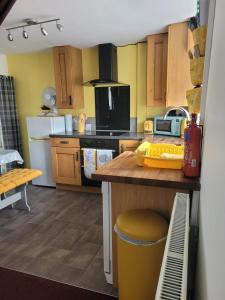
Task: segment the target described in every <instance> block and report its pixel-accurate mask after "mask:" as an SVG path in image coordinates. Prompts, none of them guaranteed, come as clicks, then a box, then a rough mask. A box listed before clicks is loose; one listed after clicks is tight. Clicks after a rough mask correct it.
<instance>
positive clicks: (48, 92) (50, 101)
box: [42, 87, 58, 117]
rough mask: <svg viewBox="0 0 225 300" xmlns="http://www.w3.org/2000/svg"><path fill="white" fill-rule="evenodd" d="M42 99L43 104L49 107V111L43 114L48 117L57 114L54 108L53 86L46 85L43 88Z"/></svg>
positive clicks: (54, 95)
mask: <svg viewBox="0 0 225 300" xmlns="http://www.w3.org/2000/svg"><path fill="white" fill-rule="evenodd" d="M42 100H43V104H44V106H46V107H48V108H49V109H50V110H49V112H48V113H47V114H45V115H46V116H49V117H55V116H58V111H57V108H56V92H55V89H54V88H53V87H48V88H46V89H44V91H43V93H42Z"/></svg>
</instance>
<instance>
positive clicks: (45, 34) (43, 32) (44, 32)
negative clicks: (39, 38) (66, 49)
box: [40, 25, 48, 36]
mask: <svg viewBox="0 0 225 300" xmlns="http://www.w3.org/2000/svg"><path fill="white" fill-rule="evenodd" d="M40 28H41V33H42V34H43V35H44V36H47V35H48V31H47V30H46V29H44V27H43V26H42V25H40Z"/></svg>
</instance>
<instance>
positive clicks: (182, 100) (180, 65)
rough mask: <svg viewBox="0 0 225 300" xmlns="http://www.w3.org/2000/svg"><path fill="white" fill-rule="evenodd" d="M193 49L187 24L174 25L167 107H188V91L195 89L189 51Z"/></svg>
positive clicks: (172, 26) (170, 34)
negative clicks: (192, 81) (191, 75)
mask: <svg viewBox="0 0 225 300" xmlns="http://www.w3.org/2000/svg"><path fill="white" fill-rule="evenodd" d="M192 47H193V40H192V34H191V32H190V30H189V29H188V25H187V22H182V23H177V24H172V25H170V26H169V31H168V62H167V95H166V106H167V107H168V106H187V100H186V91H187V90H189V89H191V88H193V86H192V83H191V77H190V59H189V56H188V50H189V49H190V48H192Z"/></svg>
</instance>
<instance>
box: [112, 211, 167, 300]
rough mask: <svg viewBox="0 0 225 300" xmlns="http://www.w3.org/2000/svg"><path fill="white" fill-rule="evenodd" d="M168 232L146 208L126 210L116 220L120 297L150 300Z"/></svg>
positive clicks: (156, 216) (155, 286)
mask: <svg viewBox="0 0 225 300" xmlns="http://www.w3.org/2000/svg"><path fill="white" fill-rule="evenodd" d="M167 231H168V223H167V221H166V220H165V219H164V218H163V217H161V216H160V215H159V214H157V213H155V212H153V211H152V210H150V209H139V210H130V211H127V212H125V213H123V214H121V215H120V216H119V217H118V218H117V221H116V225H115V232H116V234H117V252H118V253H117V254H118V286H119V299H120V300H153V299H155V293H156V289H157V284H158V278H159V273H160V268H161V263H162V258H163V252H164V247H165V242H166V236H167Z"/></svg>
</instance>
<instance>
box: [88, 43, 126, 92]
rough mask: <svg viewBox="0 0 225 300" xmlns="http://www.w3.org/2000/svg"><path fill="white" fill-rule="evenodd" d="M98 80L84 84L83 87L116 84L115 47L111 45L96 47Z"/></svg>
mask: <svg viewBox="0 0 225 300" xmlns="http://www.w3.org/2000/svg"><path fill="white" fill-rule="evenodd" d="M98 58H99V78H98V79H93V80H90V81H87V82H84V85H85V86H98V85H114V84H121V83H119V82H118V71H117V47H116V46H115V45H113V44H110V43H107V44H100V45H98Z"/></svg>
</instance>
